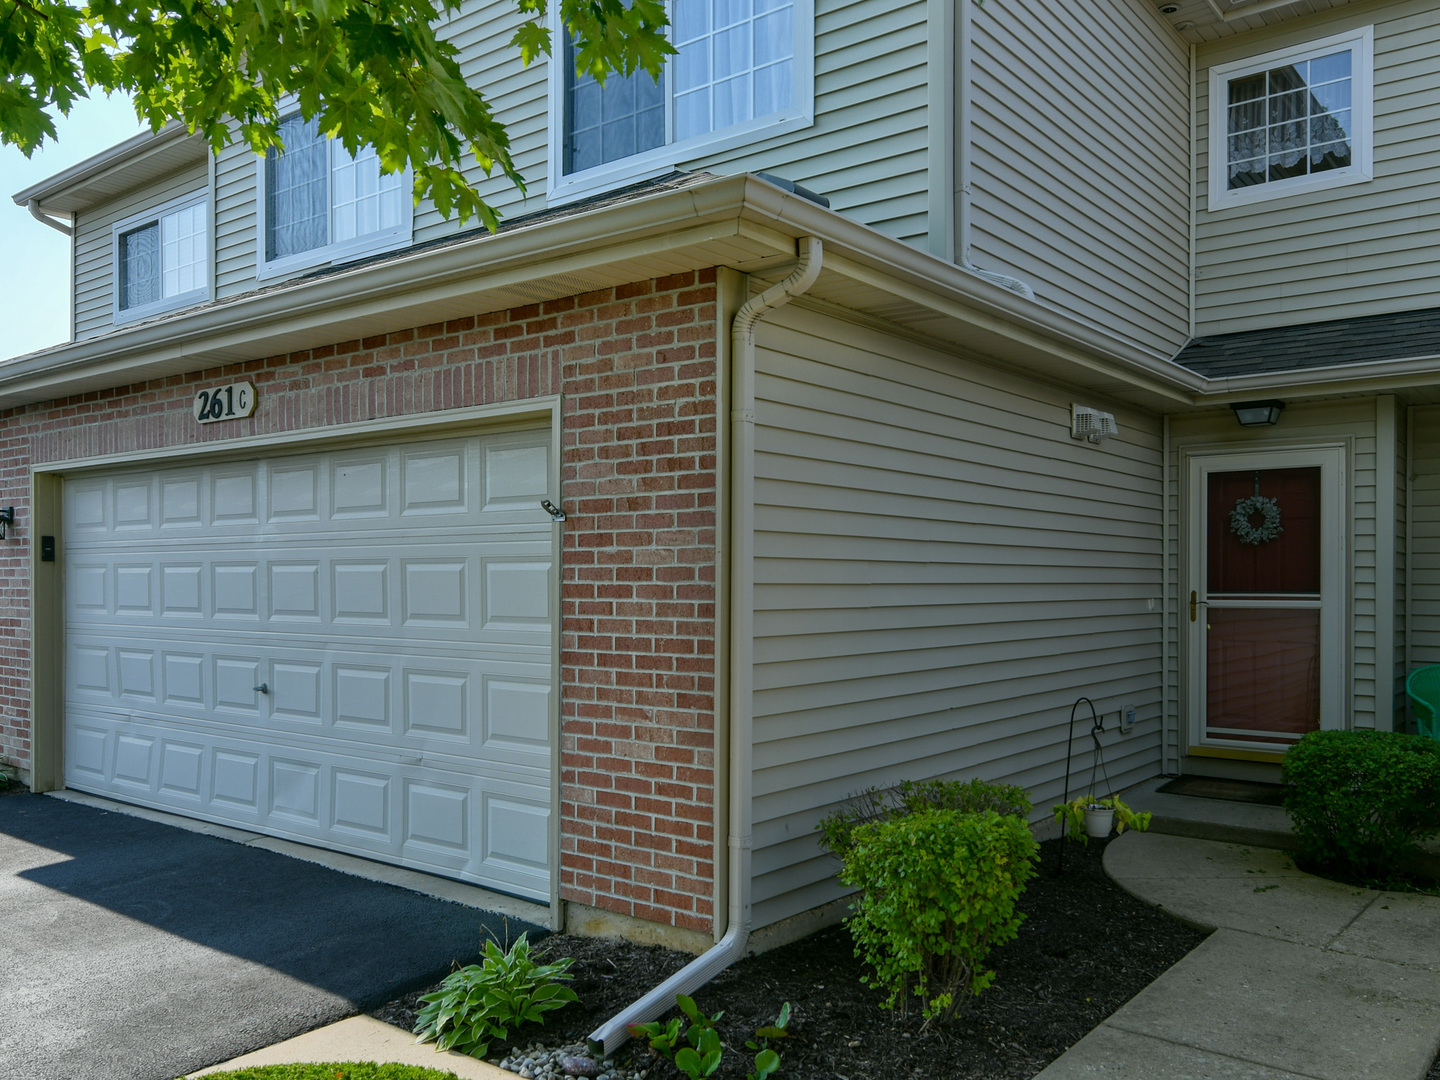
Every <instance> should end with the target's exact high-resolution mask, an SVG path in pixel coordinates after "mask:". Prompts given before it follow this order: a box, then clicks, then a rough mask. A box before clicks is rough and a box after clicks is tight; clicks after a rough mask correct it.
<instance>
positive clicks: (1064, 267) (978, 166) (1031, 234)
mask: <svg viewBox="0 0 1440 1080" xmlns="http://www.w3.org/2000/svg"><path fill="white" fill-rule="evenodd" d="M974 11H975V14H974V22H973V26H974V75H973V80H974V84H975V88H974V99H973V127H974V131H973V134H972V141H973V146H972V177H971V186H972V215H973V216H972V222H973V224H972V229H971V250H970V258H971V261H972V262H974V263H975V264H976V265H977V266H980V267H983V268H985V269H987V270H997V271H1003V272H1005V273H1010V274H1014V275H1016V276H1017V277H1019V278H1021V279H1022V280H1024V281H1026V282H1028V283H1029V284H1030V285H1031V286H1032V287H1033V288H1034V290H1035V293H1036V296H1037V298H1038V299H1039V300H1040V302H1041V303H1043V304H1045V305H1047V306H1050V307H1055V308H1059V309H1061V310H1063V311H1066V312H1069V313H1071V314H1074V315H1076V316H1079V317H1080V318H1082V319H1085V320H1086V321H1088V322H1090V323H1092V324H1093V325H1095V326H1098V327H1101V328H1103V329H1105V330H1107V331H1109V332H1110V333H1113V334H1116V335H1118V336H1119V337H1120V338H1122V339H1123V340H1125V341H1127V342H1130V343H1132V344H1134V345H1138V346H1140V347H1142V348H1145V349H1148V350H1150V351H1152V352H1158V353H1163V354H1164V355H1166V356H1170V355H1173V354H1174V353H1175V352H1177V351H1178V350H1179V348H1180V347H1181V345H1183V344H1184V342H1185V340H1186V337H1187V335H1188V333H1189V298H1188V290H1189V283H1188V273H1189V215H1190V192H1189V182H1188V176H1189V171H1190V158H1189V153H1190V151H1189V147H1188V145H1187V141H1186V135H1185V132H1186V131H1187V130H1188V129H1189V126H1190V116H1189V101H1188V100H1187V94H1186V86H1187V84H1188V82H1189V78H1190V75H1189V52H1188V47H1187V46H1186V45H1185V44H1184V43H1183V42H1182V41H1180V39H1179V38H1177V37H1176V36H1175V35H1174V34H1173V33H1172V32H1171V31H1170V30H1169V28H1168V27H1166V26H1165V25H1164V24H1163V22H1162V21H1161V20H1160V19H1158V18H1156V16H1155V12H1154V10H1153V8H1152V7H1151V6H1150V5H1147V4H1143V3H1140V2H1138V0H1077V2H1075V3H1072V4H1067V5H1066V6H1065V8H1064V15H1063V17H1062V18H1056V9H1054V8H1049V7H1040V6H1036V5H1033V4H984V5H976V6H975V9H974ZM961 152H962V153H963V152H964V151H963V148H962V151H961Z"/></svg>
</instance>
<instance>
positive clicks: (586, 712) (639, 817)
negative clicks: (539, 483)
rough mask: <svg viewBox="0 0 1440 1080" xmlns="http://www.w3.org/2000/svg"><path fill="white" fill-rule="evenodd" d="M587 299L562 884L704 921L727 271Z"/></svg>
mask: <svg viewBox="0 0 1440 1080" xmlns="http://www.w3.org/2000/svg"><path fill="white" fill-rule="evenodd" d="M577 300H578V307H577V309H576V311H574V312H572V313H567V314H562V315H561V319H560V325H561V326H562V327H565V326H573V327H574V328H575V329H576V330H577V331H578V339H577V341H576V343H575V345H573V346H571V347H568V348H567V349H566V350H565V355H564V358H563V360H562V362H561V363H562V373H563V381H564V385H565V393H566V402H567V404H566V408H565V420H564V432H563V436H562V443H561V451H562V455H563V456H562V466H561V468H562V472H561V479H562V484H563V494H564V498H565V507H566V509H567V511H568V512H569V514H570V521H569V522H568V523H567V527H566V529H565V547H564V553H563V556H562V560H561V561H562V566H563V570H562V584H561V587H560V588H561V591H560V606H561V613H562V620H563V630H562V639H561V650H562V651H561V659H560V663H561V685H562V686H563V687H564V688H565V692H564V694H563V695H562V699H561V710H562V712H561V729H562V730H561V753H562V788H561V795H560V813H561V820H562V826H561V878H560V881H561V889H562V893H563V895H564V896H565V897H566V898H567V899H571V900H579V901H582V902H584V903H587V904H591V905H594V906H596V907H601V908H605V909H607V910H610V911H618V912H621V913H623V914H627V915H634V916H636V917H638V918H641V919H647V920H650V921H655V922H667V923H671V924H673V925H676V926H681V927H686V928H688V929H693V930H701V931H709V930H710V928H711V918H712V915H713V911H714V907H713V903H712V896H711V882H712V880H713V853H714V826H713V816H712V815H713V811H712V807H713V798H714V790H713V774H714V734H715V724H714V720H715V717H714V693H715V637H714V627H715V621H714V620H715V274H714V272H713V271H710V272H704V273H701V274H699V275H696V274H680V275H676V276H675V277H671V278H662V279H660V280H658V281H655V282H653V283H647V284H636V285H627V286H624V287H621V288H618V289H615V290H614V291H613V294H612V295H603V296H601V295H596V294H590V295H586V296H581V297H578V298H577ZM592 305H593V306H592ZM595 341H598V342H599V345H598V347H596V346H593V345H592V344H591V343H592V342H595Z"/></svg>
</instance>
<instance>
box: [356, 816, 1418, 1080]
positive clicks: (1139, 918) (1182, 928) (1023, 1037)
mask: <svg viewBox="0 0 1440 1080" xmlns="http://www.w3.org/2000/svg"><path fill="white" fill-rule="evenodd" d="M1058 845H1059V841H1049V842H1047V843H1046V844H1044V845H1042V855H1041V870H1040V873H1039V874H1038V875H1037V876H1036V877H1035V878H1034V879H1032V880H1031V882H1030V884H1029V886H1028V887H1027V888H1026V891H1025V895H1024V896H1023V897H1022V898H1021V902H1020V909H1021V910H1022V911H1023V912H1025V914H1026V916H1027V918H1026V921H1025V922H1024V923H1023V924H1022V926H1021V928H1020V934H1019V936H1018V937H1017V938H1016V939H1015V940H1014V941H1013V942H1011V943H1009V944H1008V945H1005V946H1003V947H1001V948H999V949H997V950H995V952H993V953H992V954H991V956H990V965H991V966H992V967H993V968H994V969H995V971H996V973H997V974H996V979H995V982H994V985H993V986H992V987H991V988H990V989H989V990H988V991H986V992H985V993H984V994H983V995H981V996H980V997H979V998H978V999H976V1000H975V1001H974V1003H973V1005H972V1006H971V1007H970V1010H969V1012H968V1013H967V1014H966V1015H964V1016H962V1017H961V1018H959V1019H957V1020H956V1021H954V1022H953V1023H951V1024H950V1025H948V1026H946V1027H943V1028H932V1029H930V1030H923V1026H922V1021H921V1018H920V1016H919V1015H918V1013H912V1014H911V1015H910V1016H908V1017H901V1016H897V1015H896V1014H895V1013H893V1012H887V1011H884V1010H882V1009H881V1008H880V1007H879V1002H880V1001H881V1000H882V995H880V994H879V993H878V992H877V991H874V990H870V989H868V988H867V987H865V986H864V985H863V984H862V983H861V981H860V980H861V977H862V974H863V970H862V967H861V964H860V962H859V961H858V960H856V959H855V956H854V952H853V946H852V944H851V941H850V936H849V934H848V932H847V931H846V930H845V929H844V928H843V927H838V926H837V927H832V928H830V929H828V930H824V931H821V932H820V933H818V934H815V935H813V936H811V937H809V938H806V939H805V940H803V941H799V942H796V943H794V944H792V945H788V946H785V947H784V948H780V949H775V950H773V951H771V952H768V953H765V954H763V955H761V956H756V957H750V958H748V959H746V960H744V961H741V962H740V963H738V964H736V965H735V966H734V967H732V968H730V969H729V970H728V971H725V972H724V973H722V974H721V975H720V976H718V977H717V978H716V979H715V980H714V981H713V982H712V983H711V984H710V985H709V986H707V987H705V988H704V989H703V990H701V991H700V992H699V993H698V994H697V995H696V1002H697V1004H698V1005H699V1007H700V1008H702V1009H704V1010H705V1011H706V1012H707V1013H708V1014H712V1015H713V1014H714V1013H715V1012H716V1011H718V1010H721V1009H723V1010H724V1011H725V1016H724V1019H723V1020H722V1021H721V1022H720V1030H721V1034H722V1036H723V1037H724V1040H725V1045H726V1046H727V1048H729V1049H730V1050H735V1049H738V1050H740V1051H741V1053H731V1052H728V1051H727V1054H726V1058H725V1063H724V1065H722V1067H721V1069H720V1071H719V1072H718V1073H717V1074H716V1076H718V1077H722V1078H725V1080H741V1078H743V1077H744V1075H745V1073H746V1070H747V1067H749V1066H750V1064H751V1062H750V1057H749V1056H748V1055H744V1054H743V1048H744V1045H745V1040H746V1039H747V1038H749V1037H751V1036H752V1035H753V1033H754V1031H755V1029H756V1028H757V1027H760V1026H762V1025H766V1024H772V1023H774V1021H775V1015H776V1013H777V1012H778V1010H779V1008H780V1005H781V1003H782V1002H785V1001H788V1002H790V1006H791V1024H790V1031H791V1037H790V1038H788V1039H785V1040H784V1041H783V1043H781V1044H780V1045H779V1046H778V1047H777V1049H778V1050H779V1052H780V1055H781V1059H782V1062H781V1066H780V1071H779V1073H778V1074H777V1080H900V1078H904V1077H915V1078H917V1080H1030V1078H1031V1077H1033V1076H1034V1075H1035V1074H1036V1073H1037V1072H1039V1071H1040V1070H1041V1069H1043V1068H1044V1067H1045V1066H1046V1065H1048V1064H1049V1063H1050V1062H1051V1061H1053V1060H1054V1059H1055V1058H1057V1057H1059V1056H1060V1054H1062V1053H1063V1052H1064V1051H1065V1050H1066V1049H1068V1048H1069V1047H1070V1046H1072V1045H1073V1044H1074V1043H1076V1042H1077V1041H1079V1039H1080V1038H1082V1037H1083V1036H1084V1035H1086V1034H1087V1033H1088V1032H1089V1031H1090V1030H1091V1029H1092V1028H1094V1027H1095V1026H1096V1025H1097V1024H1099V1023H1100V1022H1101V1021H1102V1020H1104V1019H1105V1018H1106V1017H1107V1016H1109V1015H1110V1014H1111V1013H1113V1012H1114V1011H1115V1010H1116V1009H1118V1008H1119V1007H1120V1006H1121V1005H1123V1004H1124V1003H1125V1002H1127V1001H1128V1000H1130V998H1132V997H1133V996H1135V994H1137V993H1138V992H1139V991H1140V990H1142V989H1143V988H1144V987H1145V986H1147V985H1148V984H1149V983H1150V982H1152V981H1153V980H1154V979H1155V978H1156V977H1157V976H1159V975H1160V974H1161V973H1162V972H1164V971H1165V970H1166V969H1168V968H1169V967H1170V966H1171V965H1172V964H1174V963H1175V962H1176V961H1177V960H1179V959H1180V958H1181V957H1182V956H1184V955H1185V954H1186V953H1188V952H1189V951H1190V950H1191V949H1193V948H1194V947H1195V946H1197V945H1198V944H1200V942H1201V941H1202V940H1204V938H1205V935H1204V934H1203V933H1202V932H1200V931H1197V930H1194V929H1192V928H1190V927H1188V926H1186V925H1184V924H1183V923H1180V922H1178V921H1176V920H1175V919H1172V918H1171V917H1169V916H1168V915H1165V914H1163V913H1161V912H1160V911H1158V910H1156V909H1154V908H1151V907H1148V906H1146V905H1144V904H1142V903H1140V902H1139V901H1138V900H1136V899H1134V898H1133V897H1131V896H1130V895H1129V894H1128V893H1125V892H1123V891H1122V890H1121V889H1119V888H1118V887H1117V886H1116V885H1115V884H1114V883H1112V882H1111V881H1110V879H1109V878H1108V877H1106V876H1105V872H1104V870H1103V869H1102V867H1101V864H1100V859H1101V855H1102V853H1103V851H1104V847H1105V845H1104V844H1103V843H1097V842H1092V843H1091V844H1090V845H1089V846H1088V847H1082V846H1080V845H1078V844H1073V843H1072V844H1070V845H1069V847H1068V848H1067V850H1066V852H1065V872H1064V874H1063V876H1057V875H1056V873H1055V868H1056V858H1057V855H1058V850H1057V849H1058ZM536 953H537V955H538V956H545V957H548V958H551V959H554V958H556V957H560V956H571V957H574V958H575V965H574V966H573V967H572V968H571V971H572V972H573V974H574V975H575V980H574V982H573V983H572V984H571V985H572V986H573V988H574V989H575V991H576V992H577V993H578V994H579V995H580V1001H579V1002H577V1003H576V1004H574V1005H570V1006H567V1007H566V1008H564V1009H562V1010H560V1011H558V1012H555V1013H552V1014H550V1016H549V1017H548V1018H547V1020H546V1024H545V1026H544V1027H543V1028H539V1027H534V1028H527V1029H525V1030H523V1031H522V1032H520V1033H519V1034H518V1036H517V1038H516V1039H515V1040H514V1043H513V1044H511V1045H517V1044H518V1045H519V1046H525V1045H528V1044H530V1043H532V1042H535V1041H537V1040H539V1041H543V1042H545V1043H546V1044H547V1045H560V1044H562V1043H565V1042H574V1041H583V1039H584V1038H585V1036H586V1035H587V1034H589V1032H590V1031H592V1030H594V1028H596V1027H597V1026H598V1025H599V1024H600V1023H601V1022H603V1021H604V1020H606V1019H608V1018H609V1017H610V1016H613V1015H614V1014H615V1013H616V1012H618V1011H619V1010H620V1009H621V1008H623V1007H624V1006H626V1005H628V1004H629V1003H630V1002H632V1001H634V1000H635V999H636V998H638V997H639V996H640V995H641V994H643V993H644V992H645V991H647V990H649V989H650V988H652V987H653V986H654V985H655V984H656V983H658V982H659V981H660V980H661V979H662V978H664V977H665V976H666V975H668V974H670V973H671V972H673V971H675V970H677V969H678V968H680V967H681V966H683V965H684V964H685V963H686V962H687V961H688V960H689V959H690V957H689V956H688V955H686V954H684V953H677V952H672V951H671V950H668V949H663V948H658V947H655V946H642V945H631V944H628V943H624V942H615V941H601V940H596V939H593V938H580V937H571V936H568V935H559V936H555V937H551V938H547V939H546V940H545V942H544V943H543V945H542V946H540V947H539V948H537V950H536ZM422 992H423V991H422ZM418 997H419V994H418V993H417V994H411V995H410V996H408V997H406V998H402V999H400V1000H399V1001H395V1002H391V1003H390V1004H389V1005H387V1006H385V1007H384V1008H383V1009H380V1010H378V1011H377V1012H376V1013H375V1014H374V1015H376V1016H378V1017H379V1018H380V1019H382V1020H386V1021H388V1022H390V1023H392V1024H396V1025H398V1026H400V1027H404V1028H406V1029H409V1028H410V1027H411V1026H413V1024H414V1016H415V1001H416V999H417V998H418ZM507 1048H508V1047H507V1046H500V1045H496V1046H492V1047H491V1052H490V1057H491V1058H492V1059H493V1060H496V1061H498V1060H499V1059H500V1057H501V1056H502V1055H503V1053H504V1052H505V1050H506V1049H507ZM635 1054H639V1055H641V1056H642V1057H648V1056H649V1054H650V1051H649V1049H648V1048H647V1047H645V1046H643V1045H637V1044H635V1043H633V1042H631V1043H627V1044H626V1046H625V1048H624V1049H622V1050H621V1051H619V1052H618V1055H617V1056H618V1060H619V1061H620V1062H621V1063H622V1064H623V1063H624V1061H625V1059H626V1056H627V1055H635ZM660 1064H661V1069H660V1070H659V1071H657V1072H655V1073H654V1076H655V1077H656V1078H657V1080H660V1078H667V1077H669V1076H670V1075H672V1074H673V1075H676V1076H678V1075H679V1074H678V1073H675V1072H674V1070H673V1069H672V1068H671V1067H670V1066H669V1065H667V1064H665V1063H663V1062H661V1063H660ZM1437 1080H1440V1078H1437Z"/></svg>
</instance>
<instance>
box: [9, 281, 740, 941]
mask: <svg viewBox="0 0 1440 1080" xmlns="http://www.w3.org/2000/svg"><path fill="white" fill-rule="evenodd" d="M714 281H715V276H714V273H713V271H710V272H702V273H700V274H693V273H691V274H682V275H677V276H675V277H672V278H664V279H660V280H657V281H649V282H638V283H635V284H632V285H626V286H621V287H618V288H615V289H606V290H602V291H600V292H594V293H587V294H584V295H582V296H576V297H568V298H564V299H561V300H556V301H551V302H548V303H544V304H538V305H532V306H529V307H523V308H514V309H512V310H510V311H506V312H496V313H493V314H488V315H482V316H476V317H473V318H465V319H458V320H453V321H451V322H447V323H443V324H442V323H436V324H433V325H429V326H422V327H418V328H416V329H414V330H406V331H402V332H399V333H394V334H389V335H385V336H383V337H376V338H367V339H365V340H359V341H346V342H341V343H339V344H336V345H332V346H327V347H325V348H320V349H312V350H307V351H304V352H297V353H291V354H288V355H284V356H276V357H270V358H267V359H263V360H254V361H251V362H249V363H244V364H236V365H232V366H229V367H225V368H221V369H216V370H211V371H206V372H199V373H196V374H193V375H187V376H175V377H172V378H168V379H163V380H156V381H153V382H148V383H143V384H137V385H133V386H126V387H121V388H117V389H114V390H106V391H100V392H96V393H90V394H84V395H79V396H76V397H73V398H68V399H65V400H62V401H56V402H49V403H46V404H44V405H41V406H33V407H28V408H24V409H18V410H12V411H9V412H0V432H3V435H0V506H9V505H11V504H13V505H14V506H15V508H16V519H17V522H18V527H17V528H16V529H15V530H14V531H13V533H12V534H11V535H12V536H13V537H15V539H13V540H12V539H7V540H5V541H3V542H0V627H3V630H4V636H3V639H0V759H3V760H5V761H7V762H12V763H16V764H19V765H21V766H28V764H29V761H30V732H29V714H28V711H29V699H30V686H29V664H30V648H29V638H30V611H29V601H28V591H29V583H28V577H27V575H28V569H27V561H26V553H28V545H29V542H30V532H29V522H30V508H29V505H28V501H27V490H28V483H27V476H28V469H29V466H30V464H31V463H32V462H36V463H50V462H57V461H66V460H70V459H74V458H84V457H96V456H103V455H108V454H119V453H125V452H131V451H137V450H145V449H158V448H162V447H174V446H185V445H192V444H193V445H197V446H198V445H203V444H207V443H223V442H226V441H228V440H231V439H233V438H236V437H239V436H246V435H264V434H267V433H280V432H288V431H295V430H301V429H306V428H315V427H321V426H328V425H332V424H344V423H349V422H354V421H361V420H373V419H378V418H383V417H387V416H397V417H398V416H404V415H409V414H412V413H423V412H431V411H438V410H443V409H451V408H462V407H465V406H469V405H479V404H486V403H495V402H504V401H515V400H522V399H525V398H532V397H538V396H542V395H550V394H555V393H560V394H562V395H563V401H564V406H563V410H564V421H563V424H564V431H563V440H564V451H563V463H562V468H563V487H562V500H563V501H564V504H565V507H566V509H567V510H568V511H569V512H570V520H569V521H568V522H567V523H566V525H565V526H564V530H563V535H564V548H563V553H562V581H563V584H562V594H561V604H562V626H561V634H562V650H563V652H562V660H561V664H562V687H561V712H562V718H561V725H562V731H561V783H562V796H561V829H562V844H561V848H562V854H561V867H560V875H561V887H562V895H564V896H565V897H566V898H567V899H574V900H579V901H582V902H584V903H588V904H592V905H594V906H597V907H601V908H604V909H607V910H610V911H615V912H619V913H622V914H627V915H634V916H637V917H639V918H643V919H648V920H651V921H659V922H665V923H669V924H673V925H677V926H682V927H687V928H691V929H697V930H708V929H709V928H710V918H711V910H712V906H711V895H710V893H711V888H710V880H711V876H712V874H711V864H712V854H713V849H712V844H713V829H712V825H711V821H712V768H713V758H712V750H713V745H712V744H713V731H714V716H713V692H714V635H713V619H714V603H715V597H714V583H715V538H714V510H715V471H714V470H715V460H714V458H715V384H714V374H715V369H714V364H715V346H714V335H715V326H714V322H715V287H714ZM238 378H248V379H250V380H252V381H253V382H254V383H255V385H256V389H257V391H258V394H259V401H260V404H259V408H258V409H257V411H256V413H255V415H254V416H253V417H251V418H249V419H247V420H240V421H234V422H231V423H227V424H224V425H215V426H210V427H198V426H197V425H196V424H195V422H194V420H193V418H192V415H191V406H192V401H193V399H194V394H195V389H196V384H198V383H201V382H206V383H211V382H219V381H226V380H234V379H238Z"/></svg>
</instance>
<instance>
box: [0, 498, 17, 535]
mask: <svg viewBox="0 0 1440 1080" xmlns="http://www.w3.org/2000/svg"><path fill="white" fill-rule="evenodd" d="M14 524H15V507H13V506H7V507H5V509H4V510H0V540H4V539H5V530H6V529H7V528H9V527H10V526H12V525H14Z"/></svg>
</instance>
